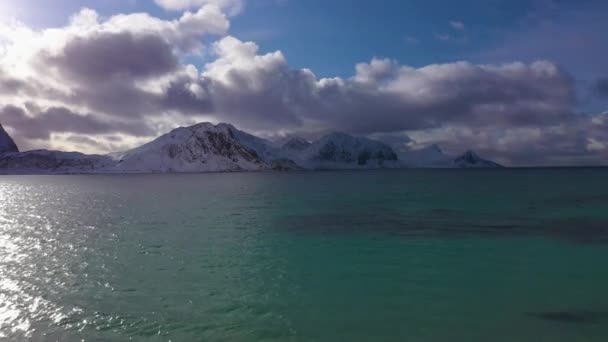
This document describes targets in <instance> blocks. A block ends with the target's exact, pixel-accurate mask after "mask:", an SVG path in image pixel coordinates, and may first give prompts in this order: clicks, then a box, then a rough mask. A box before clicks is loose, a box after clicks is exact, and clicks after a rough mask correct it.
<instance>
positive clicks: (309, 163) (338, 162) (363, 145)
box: [294, 133, 397, 169]
mask: <svg viewBox="0 0 608 342" xmlns="http://www.w3.org/2000/svg"><path fill="white" fill-rule="evenodd" d="M294 157H295V156H294ZM296 162H297V163H298V164H299V165H302V166H304V167H306V168H310V169H357V168H382V167H396V166H397V155H396V154H395V152H394V151H393V150H392V149H391V148H390V147H389V146H388V145H386V144H384V143H381V142H379V141H375V140H371V139H367V138H362V137H353V136H351V135H348V134H345V133H331V134H329V135H326V136H324V137H322V138H321V139H319V140H317V141H315V142H313V143H312V144H311V145H310V146H308V147H307V148H306V149H305V150H303V151H302V152H301V153H300V154H299V155H298V156H297V158H296Z"/></svg>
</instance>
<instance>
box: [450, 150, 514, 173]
mask: <svg viewBox="0 0 608 342" xmlns="http://www.w3.org/2000/svg"><path fill="white" fill-rule="evenodd" d="M454 164H455V165H456V166H457V167H460V168H467V169H470V168H501V167H503V166H502V165H500V164H498V163H495V162H493V161H491V160H486V159H483V158H481V157H480V156H478V155H477V153H475V152H473V151H471V150H468V151H466V152H465V153H463V154H462V155H461V156H459V157H457V158H456V159H454Z"/></svg>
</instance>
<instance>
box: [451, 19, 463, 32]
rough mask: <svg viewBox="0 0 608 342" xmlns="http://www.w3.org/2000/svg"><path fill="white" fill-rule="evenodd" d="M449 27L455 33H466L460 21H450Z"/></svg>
mask: <svg viewBox="0 0 608 342" xmlns="http://www.w3.org/2000/svg"><path fill="white" fill-rule="evenodd" d="M450 26H451V27H452V28H453V29H454V30H456V31H466V27H465V26H464V23H463V22H462V21H455V20H453V21H450Z"/></svg>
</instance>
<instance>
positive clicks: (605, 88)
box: [593, 78, 608, 98]
mask: <svg viewBox="0 0 608 342" xmlns="http://www.w3.org/2000/svg"><path fill="white" fill-rule="evenodd" d="M593 90H594V92H595V94H597V95H598V96H600V97H604V98H608V78H602V79H599V80H597V81H596V82H595V83H594V84H593Z"/></svg>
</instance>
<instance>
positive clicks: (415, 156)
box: [398, 145, 455, 168]
mask: <svg viewBox="0 0 608 342" xmlns="http://www.w3.org/2000/svg"><path fill="white" fill-rule="evenodd" d="M398 156H399V160H400V161H401V163H402V164H403V165H404V166H406V167H414V168H415V167H425V168H426V167H429V168H450V167H455V165H454V161H453V159H452V158H451V157H449V156H448V155H446V154H444V153H443V151H442V150H441V148H440V147H439V146H438V145H430V146H427V147H425V148H422V149H419V150H408V151H402V152H400V153H399V154H398Z"/></svg>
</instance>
